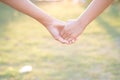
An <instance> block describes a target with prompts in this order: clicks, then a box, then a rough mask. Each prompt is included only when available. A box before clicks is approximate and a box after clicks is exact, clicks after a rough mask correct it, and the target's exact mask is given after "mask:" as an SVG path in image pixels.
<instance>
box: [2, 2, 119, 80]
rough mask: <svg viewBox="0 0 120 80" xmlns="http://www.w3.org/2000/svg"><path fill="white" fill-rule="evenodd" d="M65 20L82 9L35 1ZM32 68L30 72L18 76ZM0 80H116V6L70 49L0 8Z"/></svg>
mask: <svg viewBox="0 0 120 80" xmlns="http://www.w3.org/2000/svg"><path fill="white" fill-rule="evenodd" d="M34 3H35V4H36V5H37V6H39V7H40V8H41V9H43V10H44V11H45V12H46V13H48V14H50V15H52V16H54V17H56V18H58V19H60V20H63V21H67V20H69V19H75V18H77V17H78V16H79V15H80V14H81V13H82V12H83V11H84V9H85V7H86V6H87V4H83V3H73V2H72V1H71V0H64V1H62V0H61V1H60V0H59V1H56V2H51V1H50V2H47V1H44V0H43V1H34ZM25 65H31V66H32V67H33V70H32V71H31V72H29V73H24V74H20V73H19V69H20V68H21V67H23V66H25ZM0 80H120V5H119V4H118V2H117V3H113V4H112V6H111V7H109V8H108V9H107V10H106V11H105V12H104V13H102V14H101V15H100V16H99V17H98V18H97V19H96V20H95V21H93V22H92V23H91V24H90V25H89V26H88V27H87V28H86V30H85V31H84V33H83V34H82V35H81V36H80V37H79V40H78V41H77V42H76V43H74V44H72V45H64V44H61V43H59V42H57V41H55V40H54V39H53V38H52V36H51V35H50V34H49V32H48V31H47V30H46V29H45V28H44V27H43V26H42V25H41V24H40V23H38V22H37V21H36V20H34V19H32V18H31V17H29V16H27V15H24V14H22V13H20V12H18V11H16V10H14V9H12V8H10V7H9V6H7V5H5V4H2V3H0Z"/></svg>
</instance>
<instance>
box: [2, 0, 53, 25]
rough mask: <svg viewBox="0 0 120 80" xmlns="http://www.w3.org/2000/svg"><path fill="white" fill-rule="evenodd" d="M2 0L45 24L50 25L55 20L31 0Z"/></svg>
mask: <svg viewBox="0 0 120 80" xmlns="http://www.w3.org/2000/svg"><path fill="white" fill-rule="evenodd" d="M1 1H2V2H3V3H5V4H7V5H9V6H11V7H13V8H15V9H16V10H18V11H20V12H22V13H25V14H27V15H29V16H31V17H33V18H35V19H36V20H37V21H39V22H40V23H42V24H43V25H45V26H47V25H50V24H51V23H52V21H53V20H54V18H53V17H51V16H49V15H47V14H46V13H45V12H43V11H42V10H41V9H40V8H38V7H37V6H35V5H34V4H33V3H31V2H30V1H29V0H1Z"/></svg>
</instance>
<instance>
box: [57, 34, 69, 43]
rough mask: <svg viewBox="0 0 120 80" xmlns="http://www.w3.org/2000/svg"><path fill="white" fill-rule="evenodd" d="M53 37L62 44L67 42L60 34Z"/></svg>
mask: <svg viewBox="0 0 120 80" xmlns="http://www.w3.org/2000/svg"><path fill="white" fill-rule="evenodd" d="M55 39H56V40H57V41H59V42H61V43H63V44H67V43H68V41H67V40H64V39H63V38H62V37H61V36H57V37H56V38H55Z"/></svg>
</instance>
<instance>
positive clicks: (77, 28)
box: [61, 20, 84, 44]
mask: <svg viewBox="0 0 120 80" xmlns="http://www.w3.org/2000/svg"><path fill="white" fill-rule="evenodd" d="M83 30H84V26H82V25H81V24H80V22H78V21H77V20H70V21H68V22H67V24H66V26H65V27H64V29H63V30H62V31H61V36H62V38H63V39H65V40H67V41H68V44H72V43H74V42H75V41H76V39H77V38H78V36H79V35H80V34H81V33H82V32H83Z"/></svg>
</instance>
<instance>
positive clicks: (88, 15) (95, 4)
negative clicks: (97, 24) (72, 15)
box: [78, 0, 113, 26]
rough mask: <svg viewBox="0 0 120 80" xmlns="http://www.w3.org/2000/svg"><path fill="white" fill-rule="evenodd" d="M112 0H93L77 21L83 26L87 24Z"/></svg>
mask: <svg viewBox="0 0 120 80" xmlns="http://www.w3.org/2000/svg"><path fill="white" fill-rule="evenodd" d="M112 2H113V0H93V1H92V2H91V3H90V5H89V6H88V7H87V9H86V10H85V11H84V12H83V13H82V15H81V16H80V17H79V18H78V22H81V24H83V26H87V25H88V24H89V23H90V22H91V21H93V20H94V19H95V18H96V17H97V16H99V15H100V14H101V13H102V12H103V11H104V10H105V9H106V8H107V7H108V6H109V5H110V4H111V3H112Z"/></svg>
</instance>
